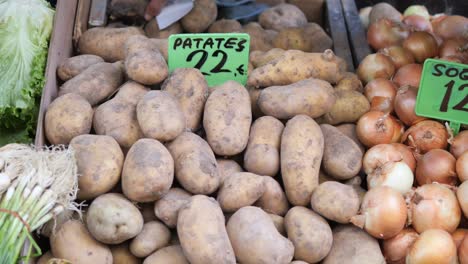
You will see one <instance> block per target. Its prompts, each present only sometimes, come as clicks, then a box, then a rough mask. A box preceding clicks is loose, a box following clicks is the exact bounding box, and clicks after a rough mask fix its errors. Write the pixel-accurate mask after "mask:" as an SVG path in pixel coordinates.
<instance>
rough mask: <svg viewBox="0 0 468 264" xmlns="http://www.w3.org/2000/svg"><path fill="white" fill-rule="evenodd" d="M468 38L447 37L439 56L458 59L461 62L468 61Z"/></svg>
mask: <svg viewBox="0 0 468 264" xmlns="http://www.w3.org/2000/svg"><path fill="white" fill-rule="evenodd" d="M467 45H468V40H463V39H447V40H445V41H444V42H443V43H442V45H441V46H440V49H439V57H441V58H453V59H458V60H459V61H460V62H461V63H468V47H467Z"/></svg>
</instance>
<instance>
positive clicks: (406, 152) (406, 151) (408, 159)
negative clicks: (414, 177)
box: [391, 143, 416, 172]
mask: <svg viewBox="0 0 468 264" xmlns="http://www.w3.org/2000/svg"><path fill="white" fill-rule="evenodd" d="M391 145H392V146H393V147H395V148H396V149H397V150H398V152H400V154H401V156H402V157H403V161H404V162H405V163H406V165H408V166H409V167H410V169H411V171H412V172H414V171H415V170H416V159H415V158H414V155H413V152H411V150H410V148H409V147H408V146H406V145H404V144H401V143H392V144H391Z"/></svg>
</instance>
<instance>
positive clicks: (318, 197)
mask: <svg viewBox="0 0 468 264" xmlns="http://www.w3.org/2000/svg"><path fill="white" fill-rule="evenodd" d="M310 203H311V205H312V209H313V210H314V211H315V212H317V213H319V214H320V215H322V216H323V217H325V218H327V219H329V220H332V221H335V222H338V223H342V224H347V223H349V221H350V219H351V217H353V216H355V215H357V214H358V211H359V207H360V205H361V203H360V202H359V196H358V194H357V192H356V191H355V190H354V188H353V187H352V186H351V185H346V184H342V183H339V182H336V181H327V182H324V183H322V184H320V185H319V186H318V187H317V188H315V190H314V192H313V193H312V198H311V202H310Z"/></svg>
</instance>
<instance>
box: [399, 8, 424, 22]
mask: <svg viewBox="0 0 468 264" xmlns="http://www.w3.org/2000/svg"><path fill="white" fill-rule="evenodd" d="M412 15H418V16H421V17H422V18H424V19H425V20H428V21H429V18H430V17H431V15H429V11H427V8H426V7H425V6H423V5H411V6H409V7H408V8H406V9H405V11H404V12H403V16H404V17H408V16H412Z"/></svg>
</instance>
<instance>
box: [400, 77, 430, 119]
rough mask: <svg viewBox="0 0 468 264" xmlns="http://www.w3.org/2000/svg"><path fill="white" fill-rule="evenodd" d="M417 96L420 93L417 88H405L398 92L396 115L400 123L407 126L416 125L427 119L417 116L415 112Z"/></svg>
mask: <svg viewBox="0 0 468 264" xmlns="http://www.w3.org/2000/svg"><path fill="white" fill-rule="evenodd" d="M417 95H418V91H417V90H416V88H415V87H411V86H403V87H401V88H400V89H399V90H398V92H397V94H396V96H395V104H394V109H395V113H396V115H397V116H398V118H399V119H400V121H401V122H403V123H404V124H405V125H407V126H411V125H414V124H416V123H417V122H419V121H422V120H425V119H426V118H425V117H422V116H418V115H416V112H415V111H414V108H415V107H416V97H417Z"/></svg>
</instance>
